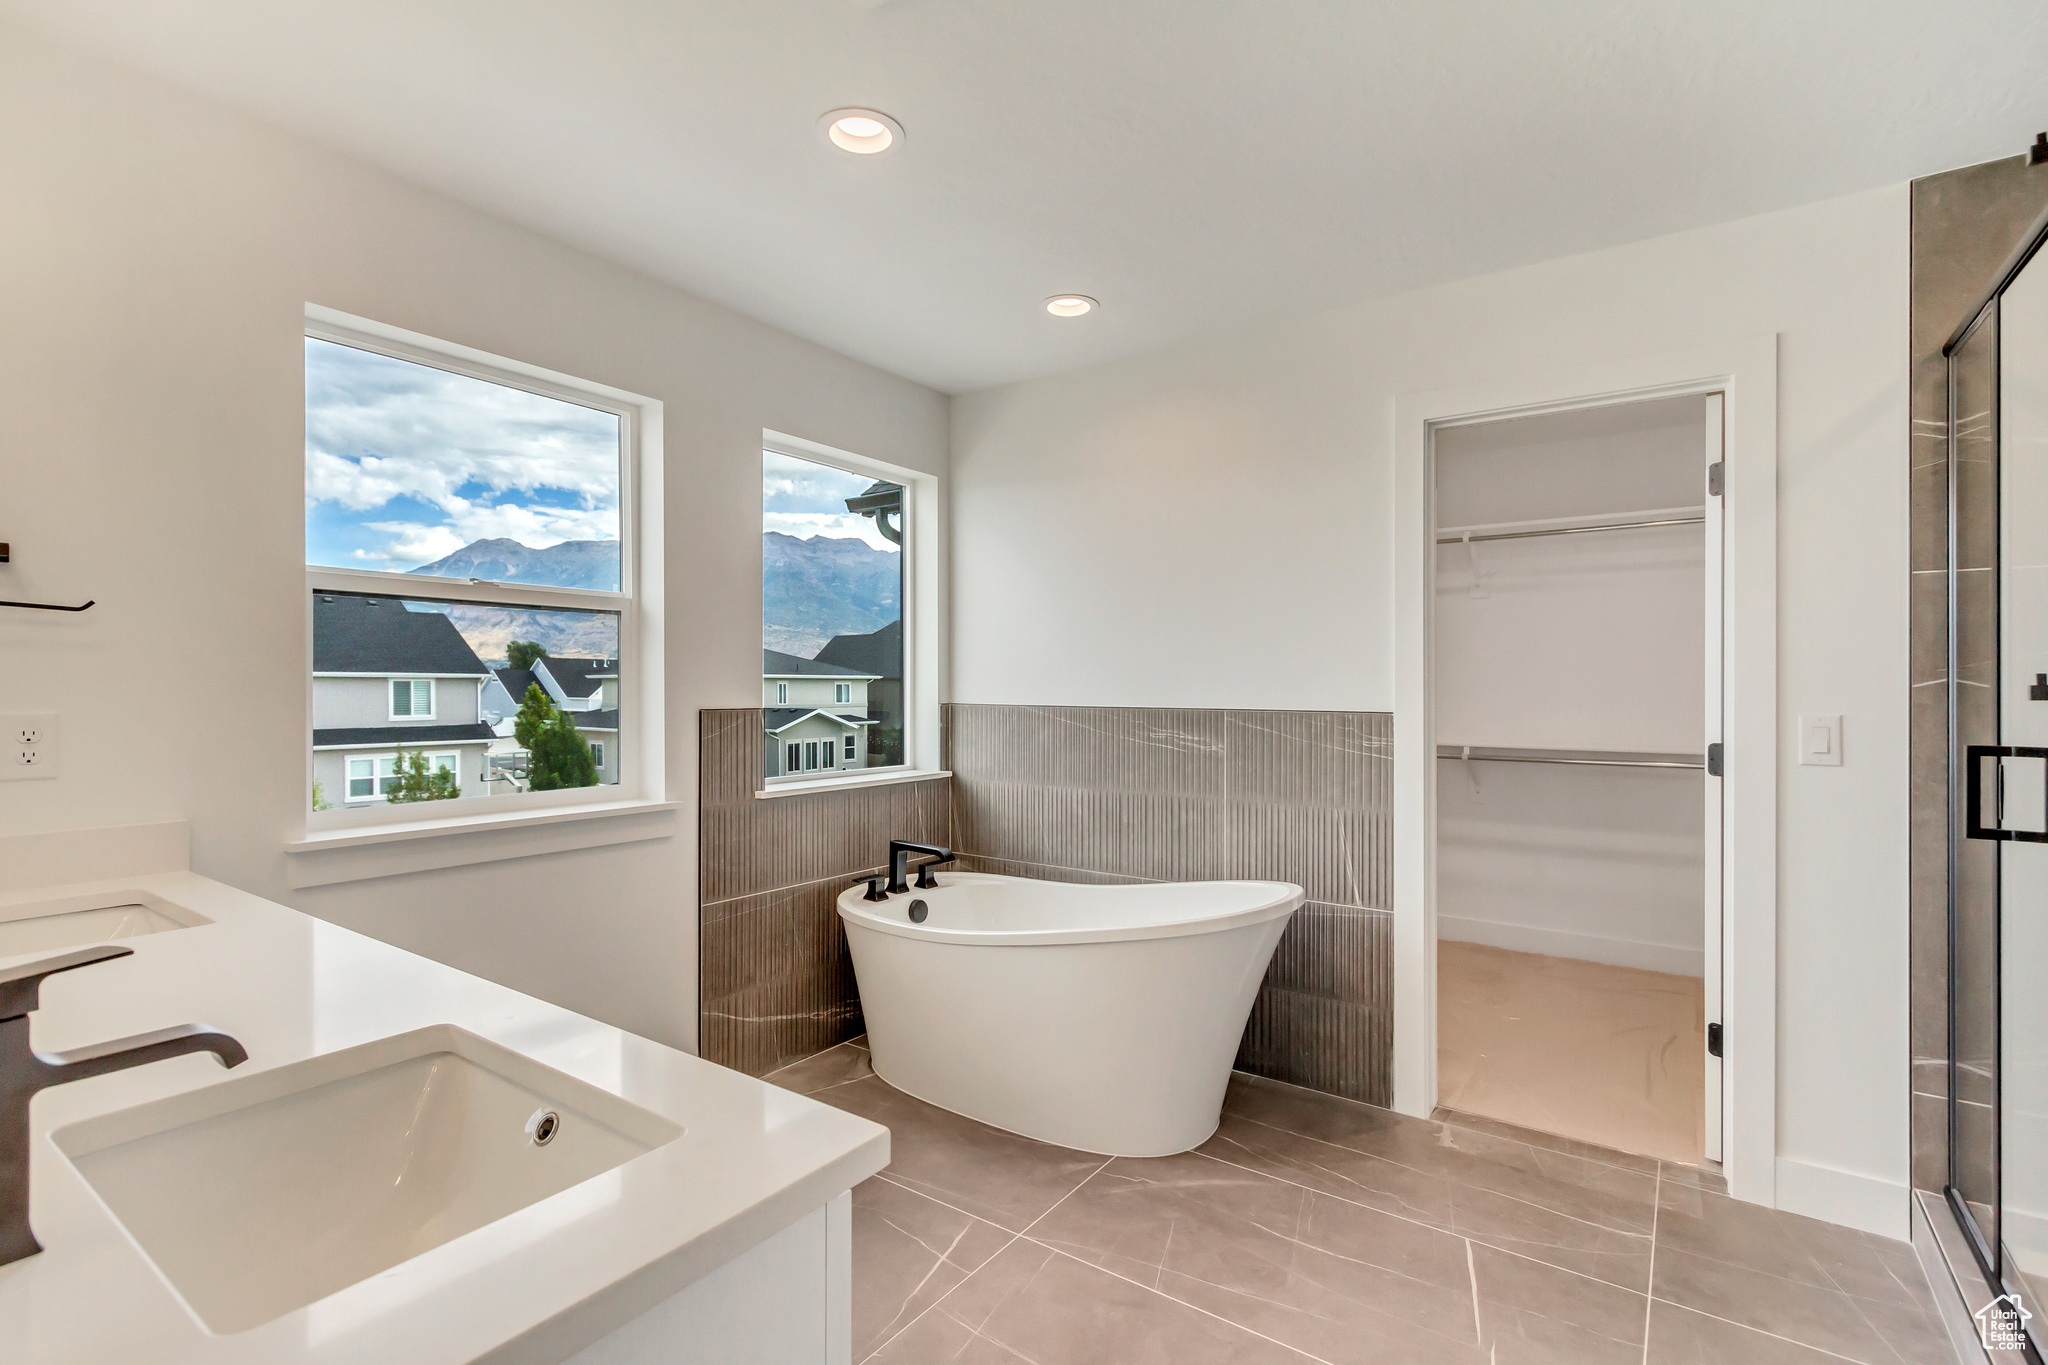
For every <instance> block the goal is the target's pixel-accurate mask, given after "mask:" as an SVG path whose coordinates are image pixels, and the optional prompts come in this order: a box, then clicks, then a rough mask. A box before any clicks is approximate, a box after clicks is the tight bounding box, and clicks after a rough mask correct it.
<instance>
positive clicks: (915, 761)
mask: <svg viewBox="0 0 2048 1365" xmlns="http://www.w3.org/2000/svg"><path fill="white" fill-rule="evenodd" d="M761 449H762V451H763V452H764V453H767V454H773V455H782V456H786V457H788V458H790V459H794V460H808V461H809V462H810V463H812V464H819V465H824V466H825V467H827V468H828V469H836V470H838V471H839V472H840V473H842V474H852V475H854V476H855V477H857V478H864V479H882V480H886V481H888V482H889V483H893V484H897V485H899V486H900V487H901V488H902V489H903V543H902V545H901V546H900V547H899V552H900V553H901V554H902V556H903V565H902V568H903V584H902V589H901V593H902V616H901V619H902V622H903V677H902V688H903V699H902V708H903V761H902V762H900V763H892V764H890V765H888V766H887V767H880V768H846V767H841V768H835V769H830V770H827V769H823V768H819V769H815V770H809V771H803V772H794V771H791V770H790V769H789V768H788V765H787V764H785V765H784V771H783V772H782V773H781V774H780V775H778V776H775V777H764V778H763V779H762V781H763V787H762V789H761V791H762V794H763V795H771V794H773V793H774V790H775V789H776V788H779V787H785V786H813V785H816V786H823V785H827V784H832V783H845V784H847V785H852V786H858V785H861V784H862V783H864V782H891V781H902V780H904V779H906V778H921V777H935V776H940V775H941V774H942V770H941V767H940V763H939V754H940V743H939V705H938V696H939V648H940V640H939V630H940V628H941V626H940V622H941V621H942V620H943V616H944V602H943V598H942V594H943V592H944V587H943V585H942V584H941V582H940V580H939V555H940V545H941V542H942V537H943V535H944V525H943V515H944V513H943V504H942V500H941V498H940V487H939V479H938V476H937V475H934V474H926V473H924V472H922V471H920V470H915V469H910V468H908V467H906V466H903V465H897V464H890V463H889V462H887V461H885V460H876V459H870V458H869V457H867V456H865V455H857V454H855V453H854V452H852V451H850V450H840V449H838V448H837V447H834V446H828V445H821V444H819V443H818V442H816V441H807V440H805V439H803V438H802V437H800V436H791V435H789V434H787V433H785V432H779V431H767V430H764V431H763V432H762V433H761ZM840 704H841V703H837V702H834V703H831V705H840ZM846 704H848V705H850V704H851V703H846ZM813 709H817V708H813Z"/></svg>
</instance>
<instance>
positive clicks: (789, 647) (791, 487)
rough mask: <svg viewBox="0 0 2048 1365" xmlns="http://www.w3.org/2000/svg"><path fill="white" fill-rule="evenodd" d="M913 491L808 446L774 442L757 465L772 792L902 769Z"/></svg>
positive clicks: (908, 726) (911, 614)
mask: <svg viewBox="0 0 2048 1365" xmlns="http://www.w3.org/2000/svg"><path fill="white" fill-rule="evenodd" d="M914 482H916V480H915V477H914V476H912V477H905V476H903V475H896V474H895V472H894V471H893V470H892V469H890V468H889V467H887V466H882V465H876V464H874V463H873V462H872V461H866V460H862V459H860V458H859V457H856V456H852V455H848V454H846V453H845V452H826V451H825V450H824V449H823V448H820V447H811V446H808V445H807V444H806V443H803V442H796V441H787V442H784V441H783V440H782V439H780V438H778V440H776V441H771V442H768V443H767V444H766V446H765V448H764V449H763V451H762V457H761V603H762V616H761V660H762V667H761V674H762V683H763V691H762V695H763V698H764V700H763V703H762V705H763V714H764V716H765V723H766V726H767V729H768V733H769V736H770V740H771V742H770V743H769V745H768V748H767V757H768V763H767V769H768V770H767V774H766V776H767V778H768V780H769V783H770V785H771V786H772V785H773V784H774V782H775V781H776V779H778V778H787V777H790V776H792V775H802V774H812V775H817V774H820V773H824V772H827V771H829V772H830V773H831V775H832V776H834V777H846V776H851V775H854V774H858V773H860V772H864V771H868V770H871V769H877V768H903V767H907V766H910V762H909V759H910V755H909V752H908V750H909V747H910V746H909V743H908V736H909V733H910V731H911V730H912V728H913V727H912V723H911V714H912V710H911V702H910V691H911V688H910V687H909V685H908V684H909V682H910V676H909V675H910V672H911V670H910V669H909V668H908V667H907V665H908V663H909V662H910V659H911V653H912V650H911V644H912V643H913V637H912V636H911V635H909V634H908V633H907V632H906V623H907V622H909V621H913V620H914V619H915V610H914V608H915V604H914V603H913V602H911V601H910V600H909V599H910V586H911V582H912V578H913V576H912V575H910V574H908V573H907V572H906V569H905V566H906V564H907V563H909V562H910V559H911V554H910V549H909V547H911V546H912V544H913V542H914V537H915V534H916V530H917V528H916V526H915V524H914V521H913V517H912V507H913V505H914V502H915V498H914V494H915V492H916V489H915V488H914V487H913V486H912V485H913V483H914ZM924 482H926V483H929V480H925V481H924ZM848 727H851V728H852V731H853V733H851V734H848V733H847V730H848ZM790 731H796V732H797V733H796V734H795V735H792V734H790V733H789V732H790ZM799 736H800V737H801V738H800V740H799ZM777 740H779V741H781V742H782V744H783V745H784V746H785V747H782V748H780V749H778V747H777V743H776V742H775V741H777ZM792 740H797V741H798V742H791V741H792ZM778 757H779V759H780V761H779V762H778V761H777V760H778Z"/></svg>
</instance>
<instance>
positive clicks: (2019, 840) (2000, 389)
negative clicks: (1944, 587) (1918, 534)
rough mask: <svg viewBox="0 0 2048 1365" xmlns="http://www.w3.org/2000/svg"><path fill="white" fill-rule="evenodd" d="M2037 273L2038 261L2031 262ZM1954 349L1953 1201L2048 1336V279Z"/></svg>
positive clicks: (1998, 1275)
mask: <svg viewBox="0 0 2048 1365" xmlns="http://www.w3.org/2000/svg"><path fill="white" fill-rule="evenodd" d="M2017 259H2020V260H2024V259H2025V258H2024V257H2020V258H2017ZM2040 261H2041V258H2040V257H2039V256H2036V257H2034V262H2035V263H2034V264H2033V265H2031V266H2022V267H2021V268H2019V269H2017V270H2012V271H2010V272H2009V273H2008V275H2007V276H2006V278H2005V283H2004V285H2003V287H2002V289H2000V290H1998V291H1997V292H1995V293H1994V294H1993V295H1992V297H1991V298H1990V300H1989V301H1988V302H1987V303H1986V305H1985V307H1984V308H1983V310H1982V312H1981V313H1980V314H1978V315H1977V317H1976V318H1975V320H1974V323H1973V325H1972V326H1971V328H1970V330H1968V331H1967V332H1966V333H1965V334H1964V335H1963V336H1962V337H1961V339H1960V340H1959V341H1956V342H1953V343H1951V345H1950V347H1949V423H1950V427H1949V499H1950V502H1949V514H1950V515H1949V566H1950V572H1949V629H1950V636H1949V676H1950V678H1951V680H1952V682H1951V686H1950V691H1949V742H1950V759H1951V782H1950V793H1951V801H1950V806H1951V811H1950V821H1951V839H1950V863H1949V876H1950V883H1949V954H1950V963H1949V968H1950V971H1949V977H1950V990H1949V999H1950V1004H1949V1136H1950V1146H1949V1189H1948V1194H1949V1200H1950V1203H1951V1204H1952V1205H1953V1206H1954V1208H1955V1210H1956V1212H1957V1214H1958V1215H1959V1216H1960V1217H1961V1219H1962V1221H1963V1224H1964V1226H1965V1227H1966V1228H1967V1229H1968V1230H1969V1231H1970V1233H1971V1234H1972V1240H1973V1241H1974V1243H1975V1247H1976V1251H1977V1256H1978V1259H1979V1261H1980V1262H1981V1263H1982V1266H1983V1269H1984V1271H1985V1273H1986V1275H1987V1276H1988V1277H1989V1279H1990V1280H1991V1282H1992V1284H1993V1286H1994V1287H1995V1288H1996V1289H1998V1290H1999V1291H2001V1292H2007V1291H2016V1292H2018V1293H2019V1294H2020V1295H2021V1296H2022V1300H2023V1302H2024V1303H2026V1304H2027V1306H2028V1307H2029V1308H2030V1309H2032V1310H2033V1311H2034V1322H2033V1326H2034V1328H2035V1331H2036V1334H2037V1336H2038V1333H2039V1330H2040V1328H2041V1327H2042V1326H2043V1325H2048V1310H2044V1309H2043V1308H2042V1307H2041V1305H2042V1304H2043V1297H2042V1293H2043V1291H2044V1290H2048V265H2043V264H2041V263H2040Z"/></svg>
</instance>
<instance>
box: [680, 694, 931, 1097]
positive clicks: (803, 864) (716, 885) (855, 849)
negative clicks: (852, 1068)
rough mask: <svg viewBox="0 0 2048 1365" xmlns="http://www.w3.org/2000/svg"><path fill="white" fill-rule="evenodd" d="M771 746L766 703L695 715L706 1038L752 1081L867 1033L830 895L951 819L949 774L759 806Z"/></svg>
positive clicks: (715, 1054) (701, 1030)
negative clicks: (894, 848) (893, 846)
mask: <svg viewBox="0 0 2048 1365" xmlns="http://www.w3.org/2000/svg"><path fill="white" fill-rule="evenodd" d="M765 743H766V733H765V730H764V728H763V724H762V713H761V712H760V711H759V710H758V709H744V710H720V711H704V712H701V713H699V718H698V762H699V770H698V771H699V779H698V783H699V795H698V799H699V814H698V852H697V867H698V884H699V905H700V907H701V910H700V915H699V929H698V933H699V945H698V946H699V954H698V962H699V964H700V965H699V969H698V970H699V974H700V975H699V980H698V999H699V1001H700V1002H701V1003H700V1005H699V1009H700V1022H699V1027H698V1041H699V1045H700V1047H701V1049H702V1052H703V1055H704V1056H705V1057H706V1058H708V1059H710V1060H711V1061H714V1062H719V1063H721V1064H723V1065H725V1066H730V1067H733V1068H735V1069H737V1070H740V1071H745V1072H747V1073H749V1074H751V1075H756V1076H759V1075H765V1074H766V1073H768V1072H770V1071H773V1070H775V1069H776V1068H777V1067H781V1066H786V1065H788V1064H789V1063H790V1062H794V1061H797V1060H799V1059H801V1058H804V1057H807V1056H809V1055H810V1054H812V1053H813V1052H817V1051H820V1050H822V1049H824V1048H828V1047H831V1046H832V1045H833V1044H834V1043H840V1042H844V1041H845V1040H846V1039H848V1038H852V1037H855V1036H857V1035H858V1034H859V1033H860V1032H861V1030H862V1025H861V1014H860V997H859V995H858V993H857V992H856V991H855V989H854V980H853V963H852V961H851V960H850V959H849V958H848V957H847V952H846V933H845V931H844V930H843V929H841V928H840V925H839V916H838V914H837V913H836V912H835V911H834V910H833V902H834V901H835V900H836V899H837V897H838V894H839V892H840V891H841V890H843V889H844V888H845V887H847V886H849V885H851V884H852V883H853V882H854V880H855V879H856V878H858V877H860V876H862V875H866V874H871V873H874V872H876V871H879V870H881V868H882V864H883V862H884V860H885V859H886V858H887V855H888V847H889V840H891V839H899V838H900V839H913V840H917V841H919V842H923V843H943V842H944V841H945V839H946V833H947V826H948V822H949V812H948V808H947V802H948V791H947V788H948V786H949V783H948V782H947V781H946V780H945V779H944V778H936V779H933V780H931V781H925V782H904V783H897V784H893V785H889V786H881V787H861V788H854V789H850V790H846V791H828V792H809V793H805V794H803V795H801V796H778V797H775V798H773V799H769V800H763V799H761V798H760V797H758V796H756V795H755V793H756V792H757V791H758V790H760V788H761V787H762V785H763V782H762V771H763V760H764V757H765V754H764V751H763V746H764V745H765Z"/></svg>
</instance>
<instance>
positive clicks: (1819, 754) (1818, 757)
mask: <svg viewBox="0 0 2048 1365" xmlns="http://www.w3.org/2000/svg"><path fill="white" fill-rule="evenodd" d="M1799 761H1800V762H1801V763H1802V764H1806V765H1809V766H1814V767H1821V768H1839V767H1841V766H1842V718H1841V717H1840V716H1801V717H1800V718H1799Z"/></svg>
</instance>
